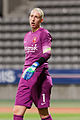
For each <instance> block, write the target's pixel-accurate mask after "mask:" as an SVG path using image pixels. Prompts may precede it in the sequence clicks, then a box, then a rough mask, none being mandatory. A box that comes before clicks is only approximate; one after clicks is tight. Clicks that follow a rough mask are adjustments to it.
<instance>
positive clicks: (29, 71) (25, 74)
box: [22, 62, 39, 80]
mask: <svg viewBox="0 0 80 120" xmlns="http://www.w3.org/2000/svg"><path fill="white" fill-rule="evenodd" d="M38 66H39V63H38V62H34V63H33V64H32V66H30V67H28V68H27V69H25V71H24V72H23V74H22V77H23V78H24V79H25V80H28V79H30V78H31V77H32V76H33V74H34V72H35V70H36V68H37V67H38Z"/></svg>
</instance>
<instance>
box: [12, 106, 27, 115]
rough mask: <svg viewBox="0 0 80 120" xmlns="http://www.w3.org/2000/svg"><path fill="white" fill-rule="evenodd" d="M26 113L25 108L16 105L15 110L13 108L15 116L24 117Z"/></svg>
mask: <svg viewBox="0 0 80 120" xmlns="http://www.w3.org/2000/svg"><path fill="white" fill-rule="evenodd" d="M25 111H26V107H25V106H20V105H15V106H14V108H13V114H14V115H21V116H23V115H24V113H25Z"/></svg>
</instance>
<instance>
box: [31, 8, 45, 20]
mask: <svg viewBox="0 0 80 120" xmlns="http://www.w3.org/2000/svg"><path fill="white" fill-rule="evenodd" d="M34 10H35V11H37V12H38V13H40V17H41V19H43V18H44V12H43V10H41V9H40V8H33V9H32V10H31V11H34Z"/></svg>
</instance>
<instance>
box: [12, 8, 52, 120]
mask: <svg viewBox="0 0 80 120" xmlns="http://www.w3.org/2000/svg"><path fill="white" fill-rule="evenodd" d="M43 17H44V13H43V11H42V10H41V9H40V8H34V9H33V10H32V11H31V13H30V16H29V22H30V27H31V31H30V32H28V33H26V34H25V36H24V50H25V63H24V68H23V73H22V75H21V79H20V82H19V85H18V90H17V93H16V99H15V106H14V109H13V114H14V116H13V120H23V116H24V113H25V111H26V109H29V108H31V106H32V103H34V104H35V106H36V107H37V109H38V112H39V115H40V118H41V120H52V117H51V115H50V113H49V110H48V108H49V106H50V94H51V88H52V79H51V76H50V75H49V72H48V62H47V60H48V59H49V58H50V56H51V41H52V37H51V35H50V33H49V32H48V30H46V29H44V28H42V27H41V23H42V22H43Z"/></svg>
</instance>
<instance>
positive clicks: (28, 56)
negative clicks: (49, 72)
mask: <svg viewBox="0 0 80 120" xmlns="http://www.w3.org/2000/svg"><path fill="white" fill-rule="evenodd" d="M51 41H52V37H51V35H50V33H49V32H48V30H46V29H44V28H42V27H41V28H39V29H38V30H37V31H36V32H32V31H30V32H28V33H26V34H25V36H24V50H25V63H24V65H25V66H31V65H32V64H33V63H34V62H35V61H37V60H38V59H39V58H40V57H44V58H45V63H44V64H48V63H47V60H48V59H49V58H50V56H51Z"/></svg>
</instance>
